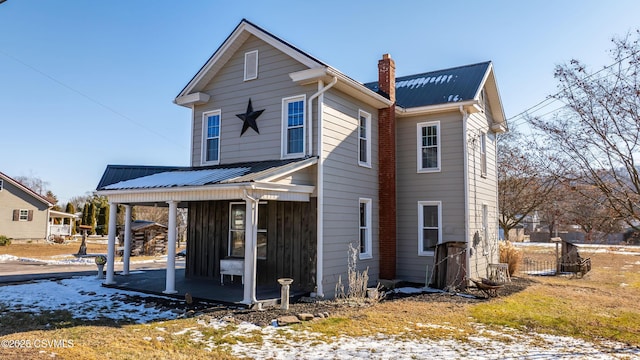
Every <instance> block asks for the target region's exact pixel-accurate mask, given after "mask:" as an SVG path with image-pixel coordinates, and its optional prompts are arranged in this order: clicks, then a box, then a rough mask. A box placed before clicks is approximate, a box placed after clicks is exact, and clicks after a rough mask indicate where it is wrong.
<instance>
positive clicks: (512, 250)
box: [500, 241, 523, 276]
mask: <svg viewBox="0 0 640 360" xmlns="http://www.w3.org/2000/svg"><path fill="white" fill-rule="evenodd" d="M522 256H523V253H522V250H521V249H518V248H517V247H515V246H513V245H512V244H511V242H509V241H506V242H504V241H501V242H500V262H501V263H503V264H508V265H509V276H513V274H515V272H516V271H518V269H519V268H520V264H521V263H522Z"/></svg>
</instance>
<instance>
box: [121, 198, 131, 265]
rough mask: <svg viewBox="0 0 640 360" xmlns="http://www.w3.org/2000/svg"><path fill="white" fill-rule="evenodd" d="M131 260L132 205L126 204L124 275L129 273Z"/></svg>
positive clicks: (123, 253) (123, 254)
mask: <svg viewBox="0 0 640 360" xmlns="http://www.w3.org/2000/svg"><path fill="white" fill-rule="evenodd" d="M130 260H131V205H125V206H124V250H122V275H129V262H130Z"/></svg>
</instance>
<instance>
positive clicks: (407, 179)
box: [396, 112, 465, 283]
mask: <svg viewBox="0 0 640 360" xmlns="http://www.w3.org/2000/svg"><path fill="white" fill-rule="evenodd" d="M428 121H439V122H440V143H441V145H440V151H441V171H440V172H433V173H418V172H417V146H418V144H417V124H418V123H421V122H428ZM396 136H397V140H396V143H397V145H396V149H397V165H396V169H397V170H396V171H397V179H396V182H397V189H398V191H397V204H398V208H397V212H398V224H397V226H398V230H397V233H398V235H397V277H398V278H400V279H403V280H408V281H415V282H420V283H423V282H424V281H425V274H426V266H427V265H429V267H430V269H432V268H433V256H419V255H418V201H441V202H442V205H441V206H442V229H441V231H442V241H443V242H452V241H453V242H463V241H465V217H464V214H465V208H464V154H463V139H464V137H463V126H462V115H461V114H460V113H459V112H451V113H443V114H437V115H429V116H416V117H411V118H398V119H397V134H396Z"/></svg>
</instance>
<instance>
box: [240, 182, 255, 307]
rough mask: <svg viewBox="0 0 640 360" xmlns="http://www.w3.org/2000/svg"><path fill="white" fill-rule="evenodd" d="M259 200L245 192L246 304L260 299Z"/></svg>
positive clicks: (244, 301)
mask: <svg viewBox="0 0 640 360" xmlns="http://www.w3.org/2000/svg"><path fill="white" fill-rule="evenodd" d="M258 201H259V200H258V199H254V198H252V197H250V196H249V195H248V194H246V192H245V202H246V211H245V232H244V299H243V300H242V302H243V303H244V304H253V303H256V302H257V301H258V300H257V299H256V262H257V261H256V254H257V249H256V247H257V241H256V235H257V226H258V220H257V219H258Z"/></svg>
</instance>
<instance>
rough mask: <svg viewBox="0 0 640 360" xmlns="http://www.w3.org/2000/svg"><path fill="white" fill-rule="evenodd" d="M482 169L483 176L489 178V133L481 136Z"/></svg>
mask: <svg viewBox="0 0 640 360" xmlns="http://www.w3.org/2000/svg"><path fill="white" fill-rule="evenodd" d="M480 169H481V171H482V176H487V133H485V132H483V133H481V134H480Z"/></svg>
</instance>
